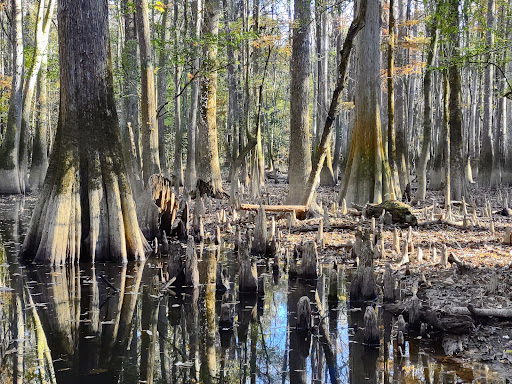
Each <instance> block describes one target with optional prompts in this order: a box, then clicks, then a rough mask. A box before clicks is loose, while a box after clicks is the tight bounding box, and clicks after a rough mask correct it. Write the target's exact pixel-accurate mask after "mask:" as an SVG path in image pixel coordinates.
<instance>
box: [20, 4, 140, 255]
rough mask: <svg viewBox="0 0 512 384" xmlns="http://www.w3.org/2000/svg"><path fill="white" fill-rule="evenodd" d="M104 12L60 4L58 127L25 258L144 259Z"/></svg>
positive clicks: (101, 6) (98, 7) (94, 6)
mask: <svg viewBox="0 0 512 384" xmlns="http://www.w3.org/2000/svg"><path fill="white" fill-rule="evenodd" d="M107 9H108V4H107V1H97V0H83V1H81V2H76V1H75V0H61V1H59V6H58V27H59V58H60V63H61V67H60V85H61V92H60V111H59V122H58V125H57V133H56V138H55V147H54V148H55V150H54V152H53V153H52V155H51V159H50V166H49V168H48V172H47V177H46V179H45V182H44V185H43V188H42V191H41V194H40V197H39V200H38V203H37V205H36V207H35V208H34V213H33V215H32V220H31V222H30V228H29V230H28V232H27V236H26V237H25V242H24V244H23V250H22V257H23V258H24V259H26V260H33V261H34V262H36V263H50V264H64V263H65V262H77V261H79V260H92V261H114V262H119V263H126V262H127V261H128V260H143V259H144V246H145V245H147V244H146V243H145V240H144V239H143V237H142V235H141V231H140V229H139V226H138V223H137V217H136V214H135V204H134V202H133V197H132V193H131V190H130V185H129V182H128V179H127V176H126V171H125V166H124V161H123V157H122V150H121V138H120V134H119V122H118V119H117V112H116V107H115V101H114V89H113V78H112V69H111V61H110V50H109V30H108V15H107Z"/></svg>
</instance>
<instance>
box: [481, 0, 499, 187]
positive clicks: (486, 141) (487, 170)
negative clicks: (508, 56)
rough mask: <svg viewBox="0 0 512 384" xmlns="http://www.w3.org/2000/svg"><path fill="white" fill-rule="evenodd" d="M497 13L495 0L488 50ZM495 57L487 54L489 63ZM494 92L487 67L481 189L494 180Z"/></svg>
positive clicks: (490, 15) (489, 4)
mask: <svg viewBox="0 0 512 384" xmlns="http://www.w3.org/2000/svg"><path fill="white" fill-rule="evenodd" d="M495 12H496V3H495V0H488V2H487V28H486V32H485V39H486V43H487V48H488V49H489V50H491V49H492V47H493V44H494V29H495V24H496V23H495V18H494V13H495ZM493 57H494V55H493V54H492V52H488V53H487V58H486V59H487V61H488V62H492V61H493ZM493 91H494V67H493V66H492V65H490V64H489V65H487V67H486V68H485V74H484V111H483V112H484V116H483V126H482V146H481V149H480V161H479V165H478V184H479V185H480V186H481V187H484V188H489V187H490V186H491V182H492V180H493V171H494V162H495V161H496V159H495V153H494V147H493V134H492V133H493V113H492V111H493Z"/></svg>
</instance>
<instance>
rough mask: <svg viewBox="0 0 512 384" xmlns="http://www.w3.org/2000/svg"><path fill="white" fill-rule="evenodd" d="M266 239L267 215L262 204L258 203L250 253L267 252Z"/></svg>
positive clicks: (259, 253) (260, 253)
mask: <svg viewBox="0 0 512 384" xmlns="http://www.w3.org/2000/svg"><path fill="white" fill-rule="evenodd" d="M267 240H268V236H267V216H266V214H265V210H264V209H263V206H262V205H260V208H259V210H258V215H257V216H256V223H255V226H254V239H253V242H252V247H251V253H252V254H254V255H264V254H265V253H266V252H267Z"/></svg>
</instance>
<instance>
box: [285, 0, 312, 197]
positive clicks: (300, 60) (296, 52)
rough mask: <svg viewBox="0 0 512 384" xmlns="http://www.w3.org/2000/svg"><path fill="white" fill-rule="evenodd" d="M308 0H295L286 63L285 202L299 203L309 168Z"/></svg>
mask: <svg viewBox="0 0 512 384" xmlns="http://www.w3.org/2000/svg"><path fill="white" fill-rule="evenodd" d="M310 6H311V4H310V1H309V0H295V3H294V12H295V15H294V19H295V23H294V28H293V43H292V58H291V63H290V71H291V83H290V151H289V166H288V178H289V184H290V186H289V191H288V197H287V202H288V204H296V203H299V202H300V200H301V197H302V193H303V191H304V185H305V184H306V181H307V179H308V176H309V173H310V171H311V144H310V138H309V136H310V133H311V127H310V124H309V78H310V63H309V61H310V58H309V53H310V52H309V35H310V22H311V8H310Z"/></svg>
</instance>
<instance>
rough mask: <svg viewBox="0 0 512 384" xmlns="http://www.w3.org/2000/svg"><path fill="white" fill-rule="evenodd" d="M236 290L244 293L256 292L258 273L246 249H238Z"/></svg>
mask: <svg viewBox="0 0 512 384" xmlns="http://www.w3.org/2000/svg"><path fill="white" fill-rule="evenodd" d="M238 289H239V291H240V292H244V293H257V292H258V271H257V269H256V264H255V263H253V261H252V260H251V256H250V255H249V250H248V249H247V247H245V246H244V247H242V249H240V272H239V275H238Z"/></svg>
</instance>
